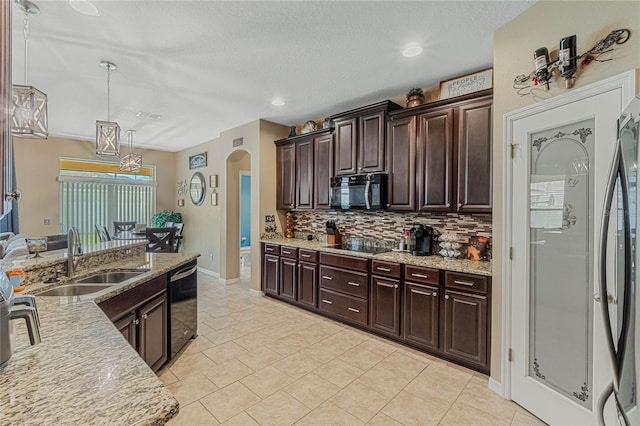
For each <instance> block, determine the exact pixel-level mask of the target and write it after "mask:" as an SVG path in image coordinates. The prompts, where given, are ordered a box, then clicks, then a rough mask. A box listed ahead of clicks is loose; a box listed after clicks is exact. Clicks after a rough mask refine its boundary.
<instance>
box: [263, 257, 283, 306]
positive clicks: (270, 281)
mask: <svg viewBox="0 0 640 426" xmlns="http://www.w3.org/2000/svg"><path fill="white" fill-rule="evenodd" d="M279 283H280V257H279V256H274V255H271V254H265V255H264V266H263V273H262V288H263V289H264V292H265V293H269V294H273V295H274V296H277V295H278V290H279V288H280V286H279Z"/></svg>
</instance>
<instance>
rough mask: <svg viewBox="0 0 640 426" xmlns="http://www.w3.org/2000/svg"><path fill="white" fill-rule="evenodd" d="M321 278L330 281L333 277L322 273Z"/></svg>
mask: <svg viewBox="0 0 640 426" xmlns="http://www.w3.org/2000/svg"><path fill="white" fill-rule="evenodd" d="M322 279H323V280H329V281H331V280H332V279H333V278H331V277H328V276H326V275H323V276H322Z"/></svg>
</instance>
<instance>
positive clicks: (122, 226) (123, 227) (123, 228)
mask: <svg viewBox="0 0 640 426" xmlns="http://www.w3.org/2000/svg"><path fill="white" fill-rule="evenodd" d="M135 227H136V222H135V221H133V222H116V221H115V220H114V221H113V232H115V233H116V234H117V233H118V232H129V231H133V230H134V229H135Z"/></svg>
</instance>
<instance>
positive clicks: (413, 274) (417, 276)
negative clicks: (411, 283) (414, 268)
mask: <svg viewBox="0 0 640 426" xmlns="http://www.w3.org/2000/svg"><path fill="white" fill-rule="evenodd" d="M411 276H412V277H416V278H429V276H428V275H423V274H416V273H413V272H412V273H411Z"/></svg>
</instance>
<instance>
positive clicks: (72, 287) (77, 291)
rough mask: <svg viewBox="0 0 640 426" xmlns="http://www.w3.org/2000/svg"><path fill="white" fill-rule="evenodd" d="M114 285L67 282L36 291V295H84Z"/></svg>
mask: <svg viewBox="0 0 640 426" xmlns="http://www.w3.org/2000/svg"><path fill="white" fill-rule="evenodd" d="M112 285H113V284H65V285H61V286H58V287H54V288H50V289H49V290H45V291H43V292H40V293H36V296H84V295H86V294H91V293H96V292H98V291H100V290H104V289H105V288H109V287H111V286H112Z"/></svg>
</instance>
